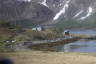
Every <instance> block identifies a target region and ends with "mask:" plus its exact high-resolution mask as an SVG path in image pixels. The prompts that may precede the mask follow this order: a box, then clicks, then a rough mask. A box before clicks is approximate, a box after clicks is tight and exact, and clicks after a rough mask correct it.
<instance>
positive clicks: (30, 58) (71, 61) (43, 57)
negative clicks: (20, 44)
mask: <svg viewBox="0 0 96 64" xmlns="http://www.w3.org/2000/svg"><path fill="white" fill-rule="evenodd" d="M2 54H3V55H4V53H2ZM2 54H0V55H2ZM5 55H7V56H9V57H10V58H11V59H13V61H14V62H15V64H96V57H95V56H92V55H91V53H90V54H88V53H63V52H60V53H57V52H36V51H33V52H17V53H5Z"/></svg>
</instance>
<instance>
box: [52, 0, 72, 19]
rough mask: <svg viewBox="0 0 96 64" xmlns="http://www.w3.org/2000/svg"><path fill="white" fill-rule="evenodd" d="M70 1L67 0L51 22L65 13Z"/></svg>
mask: <svg viewBox="0 0 96 64" xmlns="http://www.w3.org/2000/svg"><path fill="white" fill-rule="evenodd" d="M70 1H71V0H67V1H66V3H65V5H64V7H63V8H62V9H61V10H60V11H59V12H58V13H57V14H56V15H55V17H54V18H53V20H57V19H58V18H59V17H60V16H61V15H62V14H64V13H65V12H66V9H67V8H68V7H69V3H70Z"/></svg>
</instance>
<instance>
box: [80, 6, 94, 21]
mask: <svg viewBox="0 0 96 64" xmlns="http://www.w3.org/2000/svg"><path fill="white" fill-rule="evenodd" d="M92 12H93V9H92V7H91V6H90V7H89V8H88V14H87V15H86V16H84V17H81V18H80V20H84V19H86V18H87V17H89V16H90V15H91V14H92Z"/></svg>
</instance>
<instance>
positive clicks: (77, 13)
mask: <svg viewBox="0 0 96 64" xmlns="http://www.w3.org/2000/svg"><path fill="white" fill-rule="evenodd" d="M83 12H84V10H81V11H80V12H78V13H77V14H76V15H75V16H74V17H73V18H76V17H78V16H79V15H80V14H82V13H83Z"/></svg>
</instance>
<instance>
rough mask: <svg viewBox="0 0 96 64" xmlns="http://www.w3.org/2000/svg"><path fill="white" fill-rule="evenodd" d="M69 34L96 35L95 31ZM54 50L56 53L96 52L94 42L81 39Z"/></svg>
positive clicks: (95, 41)
mask: <svg viewBox="0 0 96 64" xmlns="http://www.w3.org/2000/svg"><path fill="white" fill-rule="evenodd" d="M71 33H75V34H76V33H78V34H88V35H96V31H92V30H86V31H71ZM55 49H56V50H57V51H63V52H96V40H84V39H82V40H80V41H77V42H72V43H69V44H66V45H61V46H58V47H55Z"/></svg>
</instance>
